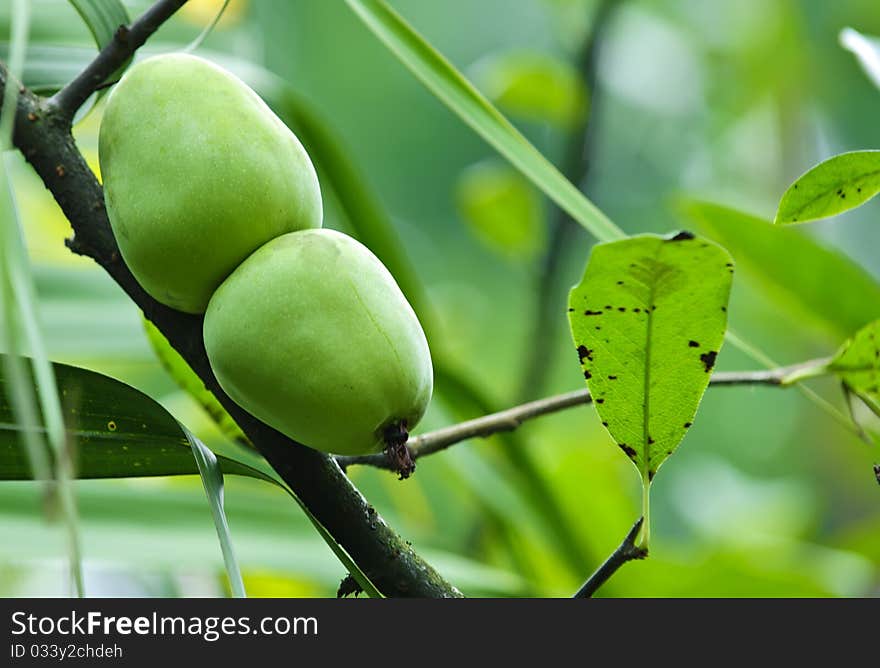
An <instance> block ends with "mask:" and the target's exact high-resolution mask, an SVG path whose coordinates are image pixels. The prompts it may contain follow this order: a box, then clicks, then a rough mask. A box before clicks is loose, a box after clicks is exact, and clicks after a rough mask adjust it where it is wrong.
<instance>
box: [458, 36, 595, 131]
mask: <svg viewBox="0 0 880 668" xmlns="http://www.w3.org/2000/svg"><path fill="white" fill-rule="evenodd" d="M474 78H475V79H476V80H477V82H478V83H479V86H480V88H481V89H482V90H483V92H484V93H485V94H486V96H487V97H488V98H489V100H490V101H492V102H494V103H495V104H497V105H498V107H500V108H501V109H502V110H503V111H506V112H507V113H509V114H511V115H513V116H518V117H520V118H523V119H525V120H530V121H537V122H547V123H551V124H552V125H556V126H558V127H561V128H563V129H568V128H571V127H572V126H574V125H576V124H577V123H579V122H580V121H581V119H582V118H583V116H584V115H585V114H586V113H587V112H586V110H587V105H588V104H589V95H588V92H587V88H586V85H585V84H584V80H583V77H582V75H581V74H580V73H579V72H578V70H577V68H576V67H574V66H573V65H572V64H571V63H569V62H567V61H565V60H561V59H559V58H556V57H554V56H552V55H550V54H547V53H542V52H540V51H511V52H507V53H502V54H499V55H496V56H493V57H490V58H489V59H487V60H485V61H483V62H481V63H479V65H478V66H477V68H476V71H475V74H474Z"/></svg>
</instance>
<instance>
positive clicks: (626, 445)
mask: <svg viewBox="0 0 880 668" xmlns="http://www.w3.org/2000/svg"><path fill="white" fill-rule="evenodd" d="M732 274H733V260H732V259H731V257H730V255H729V254H728V253H727V251H726V250H724V249H723V248H721V247H720V246H718V245H716V244H714V243H711V242H709V241H706V240H704V239H702V238H699V237H695V236H694V235H692V234H690V233H688V232H681V233H679V234H676V235H674V236H670V237H661V236H657V235H641V236H636V237H631V238H629V239H624V240H622V241H615V242H612V243H607V244H599V245H597V246H596V247H595V248H594V249H593V252H592V255H591V256H590V260H589V262H588V264H587V268H586V272H585V273H584V277H583V280H582V281H581V282H580V284H579V285H577V286H575V287H574V288H572V290H571V293H570V295H569V313H568V315H569V322H570V324H571V332H572V336H573V338H574V343H575V346H577V351H578V357H579V359H580V362H581V365H582V368H583V372H584V376H585V378H586V380H587V385H588V386H589V389H590V394H591V395H592V397H593V401H594V403H595V405H596V410H597V411H598V413H599V416H600V418H601V419H602V424H603V425H604V426H605V427H606V428H607V429H608V431H609V432H610V433H611V436H612V437H613V438H614V440H615V442H616V443H617V444H618V445H619V446H620V448H621V449H622V450H623V451H624V452H625V453H626V455H627V456H628V457H629V458H630V459H631V460H632V462H633V463H634V464H635V465H636V467H637V468H638V470H639V473H640V474H641V476H642V478H643V481H644V484H645V489H646V494H647V487H648V485H649V483H650V481H651V479H652V478H653V477H654V474H655V473H656V472H657V469H658V468H659V467H660V465H661V464H662V463H663V462H664V460H665V459H666V458H667V457H668V456H669V455H670V454H672V452H673V451H674V450H675V448H676V447H677V446H678V444H679V442H680V441H681V439H682V438H683V437H684V435H685V433H686V432H687V430H688V428H689V427H690V426H691V424H692V423H693V421H694V415H695V414H696V411H697V406H698V405H699V403H700V399H701V398H702V396H703V392H704V391H705V389H706V386H707V385H708V383H709V377H710V375H711V371H712V368H713V367H714V365H715V360H716V357H717V356H718V351H719V349H720V347H721V343H722V340H723V338H724V332H725V329H726V327H727V302H728V298H729V295H730V286H731V283H732Z"/></svg>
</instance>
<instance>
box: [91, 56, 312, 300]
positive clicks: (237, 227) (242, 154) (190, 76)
mask: <svg viewBox="0 0 880 668" xmlns="http://www.w3.org/2000/svg"><path fill="white" fill-rule="evenodd" d="M99 159H100V165H101V174H102V176H103V179H104V198H105V201H106V204H107V214H108V216H109V218H110V224H111V225H112V227H113V233H114V234H115V236H116V241H117V243H118V244H119V249H120V251H121V252H122V257H123V259H124V260H125V262H126V264H127V265H128V267H129V269H131V272H132V273H133V274H134V276H135V278H136V279H137V280H138V282H139V283H140V284H141V286H142V287H143V288H144V289H145V290H146V291H147V292H148V293H149V294H150V295H151V296H152V297H153V298H154V299H156V300H158V301H160V302H162V303H163V304H166V305H168V306H171V307H172V308H176V309H179V310H181V311H187V312H189V313H202V312H203V311H204V310H205V308H206V306H207V304H208V300H209V299H210V298H211V295H212V294H213V292H214V290H215V289H216V288H217V286H218V285H220V283H221V282H222V281H223V279H225V278H226V277H227V276H228V275H229V274H230V273H232V270H233V269H235V267H237V266H238V265H239V264H240V263H241V261H242V260H244V259H245V258H246V257H247V256H248V255H250V254H251V253H252V252H253V251H255V250H256V249H257V248H259V247H260V246H261V245H263V244H264V243H266V242H267V241H269V240H270V239H273V238H275V237H277V236H279V235H282V234H285V233H287V232H291V231H294V230H302V229H308V228H315V227H320V226H321V215H322V212H321V192H320V188H319V186H318V178H317V176H316V175H315V170H314V167H313V166H312V163H311V161H310V160H309V156H308V155H307V154H306V151H305V149H304V148H303V147H302V145H301V144H300V143H299V140H297V138H296V137H295V136H294V134H293V133H292V132H291V131H290V130H289V129H288V128H287V126H285V125H284V123H282V122H281V120H280V119H279V118H278V117H277V116H276V115H275V114H274V113H272V111H271V110H270V109H269V107H267V106H266V104H265V103H264V102H263V101H262V100H261V99H260V98H259V97H258V96H257V94H256V93H254V91H252V90H251V89H250V88H248V87H247V85H245V84H244V83H243V82H241V81H240V80H238V79H237V78H235V77H234V76H232V75H231V74H229V73H228V72H226V71H224V70H223V69H221V68H219V67H217V66H216V65H213V64H212V63H209V62H208V61H206V60H203V59H201V58H197V57H195V56H191V55H186V54H179V53H178V54H168V55H162V56H155V57H153V58H149V59H147V60H144V61H143V62H141V63H138V64H137V65H135V66H133V67H132V68H131V69H130V70H129V71H128V72H127V73H126V74H125V76H123V78H122V80H121V81H120V82H119V83H118V84H117V85H116V87H115V89H114V90H113V93H112V94H111V95H110V98H109V100H108V102H107V108H106V110H105V112H104V117H103V120H102V122H101V130H100V138H99Z"/></svg>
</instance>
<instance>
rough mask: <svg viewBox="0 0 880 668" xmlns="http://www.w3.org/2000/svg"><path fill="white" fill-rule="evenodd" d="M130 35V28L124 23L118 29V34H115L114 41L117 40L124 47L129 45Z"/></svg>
mask: <svg viewBox="0 0 880 668" xmlns="http://www.w3.org/2000/svg"><path fill="white" fill-rule="evenodd" d="M128 33H129V29H128V26H127V25H125V24H124V23H122V24H120V25H119V27H118V28H117V29H116V32H114V33H113V39H115V40H116V41H117V42H119V43H121V44H123V45H125V44H128Z"/></svg>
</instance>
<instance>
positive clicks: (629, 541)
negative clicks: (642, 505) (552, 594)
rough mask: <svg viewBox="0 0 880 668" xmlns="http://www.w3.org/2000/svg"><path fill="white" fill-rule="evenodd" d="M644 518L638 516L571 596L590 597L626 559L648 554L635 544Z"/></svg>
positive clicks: (630, 559)
mask: <svg viewBox="0 0 880 668" xmlns="http://www.w3.org/2000/svg"><path fill="white" fill-rule="evenodd" d="M644 519H645V518H643V517H640V518H639V519H638V520H637V521H636V523H635V524H633V526H632V529H630V530H629V533H628V534H626V538H624V539H623V542H622V543H621V544H620V545H619V546H618V548H617V549H616V550H614V552H612V553H611V556H610V557H608V558H607V559H606V560H605V562H604V563H603V564H602V565H601V566H599V568H597V569H596V571H595V572H594V573H593V574H592V575H591V576H590V577H589V578H587V581H586V582H584V584H583V586H582V587H581V588H580V589H578V590H577V593H575V595H574V596H572V598H591V597H592V596H593V594H595V593H596V591H598V589H599V587H601V586H602V585H603V584H605V583H606V582H607V581H608V578H610V577H611V576H612V575H614V574H615V573H616V572H617V569H619V568H620V567H621V566H623V565H624V564H625V563H626V562H628V561H633V560H634V559H644V558H645V557H647V556H648V550H647V549H645V548H643V547H637V546H636V536H638V535H639V529H641V528H642V522H643V521H644Z"/></svg>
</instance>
